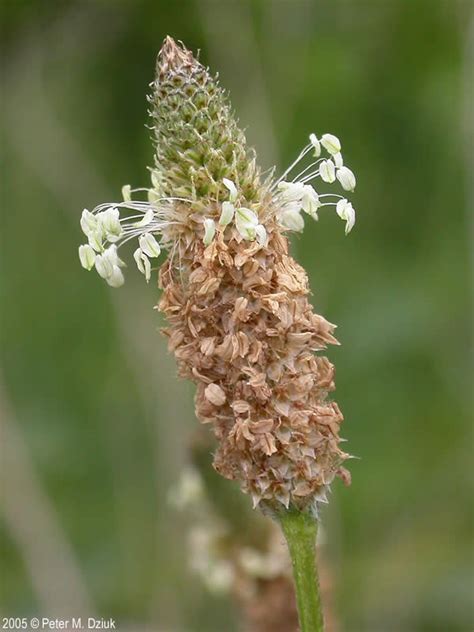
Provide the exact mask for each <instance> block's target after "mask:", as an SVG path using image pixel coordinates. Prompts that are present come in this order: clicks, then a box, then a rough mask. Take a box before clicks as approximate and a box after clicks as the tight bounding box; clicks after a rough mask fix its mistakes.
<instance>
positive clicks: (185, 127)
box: [150, 37, 261, 212]
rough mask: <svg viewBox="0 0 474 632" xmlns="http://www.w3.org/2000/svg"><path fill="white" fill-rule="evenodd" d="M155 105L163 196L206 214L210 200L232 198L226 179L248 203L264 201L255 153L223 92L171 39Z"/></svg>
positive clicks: (161, 58)
mask: <svg viewBox="0 0 474 632" xmlns="http://www.w3.org/2000/svg"><path fill="white" fill-rule="evenodd" d="M150 102H151V108H150V112H151V116H152V117H153V128H154V131H155V135H156V141H157V142H156V155H155V169H154V172H156V173H157V176H156V179H157V181H159V185H160V194H161V195H163V196H180V197H185V198H188V199H191V200H193V201H195V207H196V208H200V209H202V211H203V212H204V209H205V207H206V205H207V204H208V203H209V202H210V201H215V200H219V201H224V200H225V199H228V197H227V191H225V188H224V187H223V179H224V178H225V179H226V180H228V181H231V182H232V183H235V184H236V185H237V187H238V189H239V192H240V194H241V195H242V198H243V199H245V200H246V201H247V202H249V203H250V202H254V201H256V200H257V199H258V198H259V195H260V194H261V188H260V186H259V178H258V171H257V168H256V166H255V157H254V153H253V151H252V150H249V148H248V147H247V144H246V140H245V136H244V134H243V132H242V131H241V130H240V129H239V128H238V126H237V123H236V120H235V118H234V116H233V114H232V110H231V108H230V106H229V103H228V101H227V97H226V95H225V93H224V91H223V90H222V89H221V88H220V87H219V85H218V83H217V79H216V78H214V77H212V76H211V75H210V74H209V72H208V71H207V70H206V68H204V66H202V65H201V64H200V63H199V62H198V61H197V60H196V59H195V58H194V57H193V55H192V54H191V53H190V51H188V50H186V49H185V48H184V47H182V46H181V45H179V44H177V43H176V42H175V41H173V40H172V39H171V38H169V37H168V38H167V39H166V40H165V42H164V45H163V47H162V49H161V51H160V54H159V55H158V59H157V65H156V79H155V82H154V84H153V94H152V96H151V97H150ZM224 185H225V183H224ZM231 196H232V192H231ZM232 199H233V198H232V197H231V198H230V201H232Z"/></svg>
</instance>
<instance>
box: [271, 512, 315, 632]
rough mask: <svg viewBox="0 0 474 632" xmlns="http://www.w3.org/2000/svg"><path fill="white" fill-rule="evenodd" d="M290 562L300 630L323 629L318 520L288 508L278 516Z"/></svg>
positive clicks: (310, 631) (312, 631)
mask: <svg viewBox="0 0 474 632" xmlns="http://www.w3.org/2000/svg"><path fill="white" fill-rule="evenodd" d="M279 519H280V523H281V527H282V530H283V533H284V535H285V538H286V541H287V544H288V549H289V551H290V556H291V562H292V565H293V578H294V580H295V590H296V603H297V606H298V616H299V621H300V628H301V632H323V631H324V623H323V611H322V608H321V600H320V596H319V582H318V574H317V570H316V534H317V531H318V523H317V522H316V520H314V518H312V517H311V516H309V515H308V514H306V513H302V512H300V511H297V510H294V509H290V510H288V511H286V512H282V513H281V514H280V515H279Z"/></svg>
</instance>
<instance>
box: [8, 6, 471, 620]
mask: <svg viewBox="0 0 474 632" xmlns="http://www.w3.org/2000/svg"><path fill="white" fill-rule="evenodd" d="M472 8H473V5H472V4H471V2H469V1H466V2H457V1H456V0H451V1H448V0H444V1H443V0H411V1H409V2H408V1H404V0H380V1H376V0H371V1H360V2H359V1H356V0H353V1H349V0H331V1H329V0H327V1H326V0H315V1H305V0H294V1H291V0H260V1H258V0H254V1H252V2H247V1H246V0H241V1H232V0H223V1H217V0H214V1H210V0H175V1H172V0H160V1H158V0H150V1H145V0H138V1H136V2H134V1H132V0H129V1H119V0H116V1H112V0H96V1H92V0H75V1H73V0H50V1H42V2H41V1H39V0H37V1H33V0H30V1H26V0H3V3H2V5H1V9H2V27H3V29H2V30H3V33H2V38H1V44H0V46H1V50H2V53H3V72H2V81H3V90H2V114H3V116H2V137H3V138H2V140H3V142H2V147H3V152H2V157H3V164H2V175H1V181H2V185H3V186H2V202H3V204H2V209H3V213H2V225H1V229H0V234H1V236H2V247H1V252H0V257H1V305H2V308H1V309H2V326H1V382H2V385H1V394H2V410H1V413H0V414H1V416H2V418H3V421H4V432H2V435H3V441H2V472H1V475H2V488H3V489H2V492H3V494H2V498H3V501H2V504H1V505H0V533H1V554H2V567H1V568H2V570H1V580H2V581H1V602H0V608H1V614H2V615H5V616H33V615H35V614H38V613H39V612H44V614H45V616H53V615H54V614H56V613H58V616H59V613H60V612H61V610H62V609H63V608H65V607H66V606H68V607H70V608H73V607H77V608H79V607H81V608H89V609H90V610H89V611H94V612H96V613H98V614H100V615H102V616H104V617H110V616H113V617H114V618H116V620H117V621H118V622H119V623H120V625H121V626H122V627H121V628H120V629H121V630H133V631H134V632H137V631H138V630H145V629H146V630H151V631H153V632H157V631H160V632H165V631H166V632H221V631H226V632H227V631H229V632H230V631H232V630H236V629H237V626H238V623H237V615H236V613H235V610H233V608H232V606H230V605H229V603H227V601H226V600H225V598H223V597H216V596H212V595H209V594H208V593H207V592H206V591H205V589H204V588H203V587H202V586H201V585H200V583H199V580H198V579H196V578H195V577H194V576H193V575H192V574H191V573H190V571H189V569H188V564H187V562H188V560H187V557H188V553H187V551H186V548H185V546H184V544H183V543H184V540H185V538H186V531H187V528H188V526H189V525H187V524H186V523H185V521H183V519H182V518H181V517H179V516H177V515H176V514H175V512H174V511H173V510H172V509H171V508H170V507H169V505H168V503H167V494H168V489H169V487H170V485H172V483H173V481H175V480H176V478H177V477H178V476H179V472H180V470H181V469H182V467H183V464H184V463H185V462H186V459H187V448H188V444H189V441H190V438H191V437H192V435H193V430H194V428H195V426H196V424H197V422H196V420H195V418H194V415H193V405H192V395H193V392H192V388H191V387H190V386H189V385H188V384H185V383H183V382H179V381H178V380H177V379H176V378H175V368H174V363H173V361H172V359H171V358H170V357H169V356H168V355H167V352H166V348H165V343H164V340H163V339H162V338H161V337H160V336H159V335H158V334H157V333H156V330H157V328H158V326H159V325H160V322H159V319H158V316H157V315H156V313H155V312H153V311H152V307H153V305H154V304H155V303H156V301H157V296H158V292H157V290H156V289H155V287H154V286H153V284H150V285H149V286H146V285H145V284H144V283H143V282H142V278H139V274H138V272H137V271H136V270H135V269H134V266H133V265H132V266H130V269H129V271H128V274H127V283H126V285H125V286H124V288H123V289H121V290H119V291H118V290H110V289H108V288H107V287H106V285H105V284H104V283H102V282H101V280H100V279H99V278H98V277H97V276H96V275H94V274H90V275H88V274H87V273H86V272H85V271H84V270H82V269H81V268H80V266H79V262H78V259H77V246H78V244H79V243H80V242H81V239H82V237H81V233H80V229H79V224H78V221H79V216H80V213H81V211H82V208H83V207H88V208H91V207H93V206H94V205H95V204H97V203H99V202H102V201H107V200H114V199H117V197H118V196H119V192H120V187H121V186H122V185H123V184H125V183H133V184H134V185H136V186H146V185H147V183H148V172H147V171H146V166H147V165H150V164H151V163H152V146H151V143H150V141H149V132H148V131H147V129H146V128H145V127H144V125H145V123H147V122H148V121H147V115H146V101H145V95H146V93H147V90H148V83H149V82H150V81H151V80H152V78H153V70H154V60H155V56H156V53H157V51H158V49H159V48H160V45H161V42H162V39H163V37H164V36H165V35H166V34H170V35H172V36H174V37H176V38H178V39H182V40H183V41H184V42H185V43H186V45H187V46H188V47H189V48H191V49H193V50H197V49H201V59H202V60H203V61H204V62H205V63H206V64H209V65H210V66H211V67H212V69H213V70H215V71H219V73H220V77H221V83H222V84H223V85H224V86H225V87H226V88H228V89H229V91H230V93H231V96H232V102H233V105H234V108H235V110H236V112H237V113H238V116H239V118H240V120H241V123H242V125H243V126H245V127H246V128H247V135H248V138H249V140H250V142H251V143H252V144H253V145H255V147H256V149H257V152H258V155H259V158H260V163H261V165H262V166H263V168H268V167H270V166H272V165H273V164H276V165H277V166H278V168H279V169H281V168H282V167H284V166H285V165H287V164H288V162H289V161H290V160H291V159H292V157H293V156H294V155H295V154H296V153H297V152H298V151H299V149H300V147H301V146H302V145H303V144H304V143H305V142H306V138H307V136H308V134H309V132H311V131H316V132H318V133H323V132H326V131H331V132H333V133H336V134H337V135H339V136H340V138H341V139H342V140H343V144H344V148H345V152H344V155H345V158H346V162H347V163H348V164H349V165H350V166H352V167H353V169H354V171H355V172H356V175H357V177H358V188H357V190H356V194H355V195H354V205H355V207H356V209H357V211H358V219H357V224H356V228H355V230H354V231H353V233H352V234H351V235H350V236H349V237H347V238H345V237H344V231H343V225H342V223H341V222H340V221H339V220H338V218H337V217H335V216H333V214H331V213H326V214H322V215H323V216H322V218H321V220H320V222H319V223H318V224H309V223H307V228H306V230H305V232H304V234H303V235H302V236H301V237H300V238H298V239H296V240H295V243H294V248H295V253H296V256H297V258H298V260H299V261H300V262H301V263H302V264H303V265H304V266H305V267H306V269H307V271H308V273H309V276H310V280H311V287H312V290H313V292H314V302H315V305H316V306H317V308H318V310H319V311H321V312H322V313H323V314H324V315H325V316H326V317H327V318H328V319H329V320H331V321H333V322H336V323H338V325H339V329H338V336H339V339H340V340H341V342H342V347H340V348H337V349H335V350H331V351H330V357H331V359H332V360H333V361H334V362H335V363H336V366H337V386H338V390H337V400H338V402H339V403H340V405H341V407H342V409H343V411H344V412H345V416H346V422H345V427H344V435H345V437H346V438H347V439H348V441H349V443H348V449H349V450H350V451H351V452H352V453H353V454H356V455H359V456H360V457H361V460H358V461H352V462H351V469H352V474H353V484H352V487H351V488H349V489H345V488H343V486H342V485H341V484H340V483H336V484H335V485H334V490H333V494H332V498H331V504H330V506H329V508H328V509H327V510H326V512H325V515H324V523H325V527H326V539H327V548H328V551H329V557H330V560H331V564H332V570H333V575H334V591H335V603H336V610H337V615H338V618H339V621H340V629H341V630H342V631H345V632H389V631H390V632H391V631H397V632H415V631H416V632H425V631H426V632H435V631H439V632H448V631H463V632H467V630H471V629H473V626H474V621H473V612H472V606H471V605H470V604H471V601H472V596H473V578H472V571H471V569H472V561H473V560H472V546H471V545H472V539H471V534H472V511H471V509H472V505H471V504H470V498H471V497H472V496H471V494H472V483H473V477H472V473H471V463H472V457H473V450H472V448H473V444H472V435H471V433H470V430H469V423H470V417H471V416H472V410H473V409H472V399H471V392H470V391H471V388H472V387H471V384H472V370H471V369H472V366H471V362H470V353H469V346H470V339H471V317H472V314H471V313H470V305H469V300H468V294H469V286H470V282H471V280H472V279H471V278H470V274H469V273H468V268H469V257H470V254H469V246H468V240H469V233H470V232H471V229H472V219H471V217H470V216H469V215H468V212H467V209H468V208H471V209H472V202H473V198H474V191H473V183H472V168H473V164H474V161H473V155H472V141H473V118H472V114H473V111H472V109H473V102H472V90H473V68H474V61H473V58H474V46H473V43H472V41H473V33H474V28H473V11H472ZM66 602H67V603H66ZM54 609H56V610H55V612H53V610H54ZM79 614H81V613H79V612H78V613H77V615H79ZM82 614H85V613H82Z"/></svg>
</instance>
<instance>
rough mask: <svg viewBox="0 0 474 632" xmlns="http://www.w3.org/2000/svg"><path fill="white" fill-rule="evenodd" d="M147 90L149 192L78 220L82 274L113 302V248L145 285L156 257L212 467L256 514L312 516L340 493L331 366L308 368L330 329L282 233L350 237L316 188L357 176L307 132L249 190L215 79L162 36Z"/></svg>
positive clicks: (339, 204)
mask: <svg viewBox="0 0 474 632" xmlns="http://www.w3.org/2000/svg"><path fill="white" fill-rule="evenodd" d="M151 86H152V94H151V96H150V97H149V103H150V116H151V119H152V126H151V128H152V130H153V134H154V141H155V162H154V166H153V168H152V169H151V183H150V186H149V187H147V188H144V189H132V188H131V187H130V186H129V185H126V186H125V187H123V190H122V199H121V200H120V201H118V202H114V203H110V204H101V205H99V206H98V207H96V208H95V209H94V210H93V211H92V212H89V211H87V210H85V211H84V212H83V215H82V218H81V227H82V229H83V231H84V233H85V235H86V236H87V240H88V243H87V244H84V245H82V246H80V248H79V257H80V261H81V264H82V266H83V267H84V268H86V269H87V270H91V269H92V268H95V269H96V271H97V272H98V273H99V275H100V276H102V277H103V278H104V279H105V280H106V281H107V283H109V285H111V286H113V287H116V286H119V285H121V284H122V283H123V281H124V276H123V273H122V268H123V266H124V263H123V261H122V260H121V259H120V258H119V256H118V250H119V248H120V246H121V245H122V244H123V243H126V242H128V241H130V240H133V241H136V244H137V246H138V247H137V249H136V250H135V252H134V255H133V257H134V260H135V262H136V265H137V267H138V270H139V271H140V272H141V273H142V274H144V276H145V278H146V280H147V281H149V280H150V278H152V273H153V267H152V266H154V265H155V263H156V262H157V261H158V258H159V257H161V256H163V255H162V253H163V252H164V251H165V252H166V253H167V254H166V256H165V258H164V260H163V262H162V263H161V265H160V268H159V275H158V278H159V287H160V288H161V290H162V295H161V299H160V301H159V304H158V306H157V309H159V310H160V311H161V312H162V313H163V314H164V315H165V316H166V319H167V322H168V326H167V328H166V329H165V330H164V334H165V335H166V336H167V337H168V339H169V349H170V350H171V351H172V352H173V353H174V355H175V357H176V360H177V364H178V370H179V374H180V375H181V376H182V377H185V378H187V379H190V380H192V381H193V382H194V383H195V384H196V387H197V389H196V398H195V403H196V414H197V417H198V418H199V419H200V421H201V422H202V423H204V424H208V425H209V426H210V427H211V428H212V431H213V433H214V435H215V437H216V440H217V448H216V451H215V454H214V467H215V468H216V470H217V471H218V472H219V473H220V474H222V475H223V476H224V477H226V478H228V479H233V480H237V481H238V482H239V483H240V486H241V488H242V490H243V491H244V492H246V493H248V494H250V495H251V496H252V499H253V503H254V506H257V505H259V504H261V505H262V506H263V507H265V508H267V509H268V508H269V509H274V510H278V508H279V507H281V506H282V505H283V506H285V507H287V508H288V507H290V506H291V507H295V508H297V509H300V510H308V511H311V512H313V513H317V510H318V506H319V503H321V502H326V500H327V498H326V493H327V490H328V488H329V485H330V484H331V482H332V481H333V479H334V477H335V476H336V475H339V476H340V477H341V478H342V479H343V481H344V482H346V483H348V482H349V481H350V477H349V474H348V472H347V471H346V470H345V469H344V468H343V467H342V464H343V462H344V461H345V459H347V458H348V456H349V455H348V454H346V453H345V452H343V451H342V450H341V448H340V441H341V439H340V437H339V427H340V424H341V422H342V420H343V417H342V414H341V412H340V410H339V407H338V406H337V404H336V403H335V402H334V401H333V400H332V399H331V398H330V393H331V392H332V391H333V390H334V367H333V365H332V364H331V363H330V362H329V360H328V359H327V358H326V357H324V356H321V355H320V354H319V352H321V351H322V350H324V349H325V348H326V346H327V345H328V344H338V343H337V341H336V339H335V337H334V335H333V333H334V329H335V325H332V324H331V323H329V322H328V321H327V320H325V318H323V317H322V316H320V315H318V314H317V313H315V312H314V311H313V308H312V306H311V304H310V302H309V300H308V296H309V285H308V279H307V275H306V273H305V271H304V269H303V268H302V267H301V266H300V265H299V264H298V263H296V261H295V260H294V259H293V258H292V257H291V255H290V254H289V248H288V241H287V237H286V234H287V233H288V232H291V231H296V232H298V231H301V230H303V229H304V225H305V221H304V220H305V216H308V217H309V218H310V219H313V220H317V219H318V217H319V215H318V214H320V213H321V212H322V211H323V210H326V209H327V208H333V210H334V211H336V212H335V213H334V215H335V216H336V217H337V216H339V217H340V218H342V219H343V220H344V221H345V223H346V233H348V232H349V231H350V230H351V229H352V227H353V225H354V222H355V211H354V208H353V206H352V204H351V203H350V202H349V201H348V200H347V199H346V198H345V197H343V196H342V195H339V194H338V193H318V191H317V190H316V188H315V186H316V185H315V182H316V181H317V179H318V178H319V179H320V180H322V181H323V182H326V183H330V184H334V186H335V187H342V188H343V189H344V190H353V189H354V187H355V176H354V174H353V172H352V171H351V170H350V169H349V168H348V167H347V166H344V164H343V158H342V154H341V143H340V141H339V139H338V138H337V137H336V136H334V135H333V134H328V133H325V134H322V135H321V136H317V135H316V134H314V133H312V134H310V136H309V142H308V144H307V145H306V146H305V147H304V148H303V150H302V151H301V152H300V154H299V155H298V156H297V158H296V160H295V161H294V162H293V163H292V164H291V165H290V166H289V167H288V169H287V170H286V171H285V172H284V173H283V174H282V175H281V176H280V177H279V178H278V179H274V178H273V177H270V178H269V179H266V180H262V178H261V176H260V172H259V169H258V167H257V165H256V160H255V155H254V152H253V150H251V149H249V147H248V146H247V143H246V139H245V136H244V133H243V132H242V131H241V130H240V128H239V126H238V124H237V121H236V119H235V117H234V115H233V113H232V110H231V108H230V105H229V102H228V99H227V96H226V94H225V93H224V91H223V90H222V88H220V87H219V84H218V82H217V78H215V77H213V76H211V74H210V73H209V71H208V69H206V68H204V67H203V66H202V65H201V64H200V63H199V62H198V61H197V60H196V59H195V58H194V56H193V55H192V53H191V52H190V51H188V50H186V48H184V46H182V45H180V44H177V43H175V42H174V41H173V40H172V39H171V38H169V37H168V38H166V40H165V42H164V44H163V47H162V49H161V51H160V53H159V55H158V60H157V66H156V78H155V81H154V82H153V83H152V84H151ZM135 198H137V199H135ZM138 198H141V199H138Z"/></svg>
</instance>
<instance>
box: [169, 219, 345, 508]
mask: <svg viewBox="0 0 474 632" xmlns="http://www.w3.org/2000/svg"><path fill="white" fill-rule="evenodd" d="M267 230H268V233H269V240H268V244H267V246H266V247H262V246H260V245H259V244H258V243H257V242H252V243H250V244H249V242H247V241H244V240H242V238H241V237H240V236H239V235H238V233H237V232H236V231H235V230H233V231H232V233H231V235H232V236H229V237H227V238H226V239H225V240H224V237H223V234H222V233H218V236H217V239H216V240H215V241H214V242H213V243H212V244H211V245H210V246H208V247H207V248H206V247H204V245H203V243H202V241H201V240H200V239H196V240H193V241H192V243H191V244H190V245H189V246H188V247H187V248H186V250H185V251H184V253H182V259H181V266H182V267H183V268H184V271H185V274H183V273H181V274H179V272H178V271H177V270H176V269H175V268H174V261H173V260H171V259H169V260H168V261H167V262H166V263H165V264H164V265H163V267H162V269H161V271H160V287H161V288H162V289H163V295H162V298H161V300H160V303H159V306H158V308H159V310H160V311H162V312H163V313H164V314H165V316H166V318H167V320H168V322H169V327H168V328H167V329H166V330H164V333H165V334H166V335H167V336H168V337H169V348H170V350H171V351H173V352H174V354H175V356H176V359H177V363H178V367H179V374H180V376H182V377H184V378H187V379H190V380H192V381H193V382H194V383H195V384H196V385H197V393H196V414H197V416H198V418H199V419H200V420H201V422H202V423H205V424H210V425H211V426H212V428H213V431H214V434H215V436H216V438H217V441H218V447H217V451H216V453H215V456H214V467H215V468H216V470H217V471H218V472H219V473H220V474H222V475H223V476H225V477H226V478H229V479H235V480H238V481H240V483H241V486H242V489H243V491H244V492H247V493H250V494H251V495H252V498H253V500H254V504H255V505H257V504H258V503H259V502H260V501H261V500H265V501H267V502H268V503H269V504H270V505H271V504H272V503H274V502H275V500H276V501H279V502H280V503H282V504H283V505H285V506H288V505H289V503H290V502H291V503H292V504H294V505H295V506H298V507H299V508H304V507H306V506H308V505H314V501H315V500H316V502H317V501H320V500H324V498H325V492H326V490H327V486H328V485H329V484H330V483H331V482H332V480H333V478H334V476H335V475H336V474H340V475H342V477H343V480H344V481H345V482H346V481H347V478H348V473H347V471H346V470H345V469H344V468H341V463H342V462H343V461H344V459H345V458H347V456H348V455H347V454H345V453H344V452H343V451H342V450H341V449H340V447H339V441H340V439H339V426H340V424H341V422H342V419H343V417H342V414H341V412H340V410H339V407H338V405H337V404H336V403H335V402H333V401H331V400H330V399H329V398H328V393H330V392H331V391H333V390H334V388H335V387H334V366H333V365H332V364H331V363H330V362H329V360H328V359H327V358H326V357H323V356H318V355H315V352H317V351H320V350H322V349H324V348H325V347H326V345H327V344H337V341H336V339H335V338H334V336H333V331H334V328H335V326H334V325H332V324H331V323H329V322H328V321H327V320H325V319H324V318H323V317H322V316H320V315H318V314H315V313H314V312H313V309H312V306H311V304H310V303H309V301H308V294H309V288H308V279H307V276H306V273H305V271H304V269H303V268H302V267H301V266H300V265H299V264H298V263H296V262H295V261H294V259H293V258H292V257H291V256H289V254H288V242H287V239H286V238H285V236H284V235H283V234H282V233H281V231H280V228H279V227H278V226H277V225H276V223H274V224H273V225H272V226H271V227H269V226H268V224H267ZM229 232H230V231H229ZM226 236H227V234H226ZM313 508H314V507H313Z"/></svg>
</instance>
